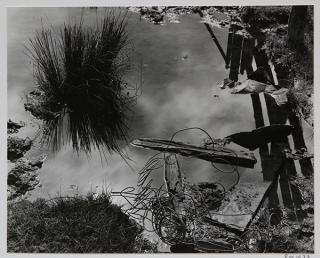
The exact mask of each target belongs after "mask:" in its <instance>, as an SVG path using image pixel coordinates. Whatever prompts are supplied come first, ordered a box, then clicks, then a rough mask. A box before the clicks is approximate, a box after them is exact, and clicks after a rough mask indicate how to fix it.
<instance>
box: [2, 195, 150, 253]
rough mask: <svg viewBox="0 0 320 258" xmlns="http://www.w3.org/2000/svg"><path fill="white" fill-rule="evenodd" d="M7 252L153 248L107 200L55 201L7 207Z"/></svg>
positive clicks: (124, 251)
mask: <svg viewBox="0 0 320 258" xmlns="http://www.w3.org/2000/svg"><path fill="white" fill-rule="evenodd" d="M7 249H8V252H18V253H33V252H43V253H137V252H154V251H156V246H155V245H154V244H152V243H151V242H150V241H148V240H146V239H144V238H143V237H142V228H141V227H140V226H139V225H138V224H137V223H135V221H133V220H131V219H130V218H129V217H128V216H127V215H126V214H124V213H123V212H122V211H121V208H120V207H119V206H117V205H114V204H112V203H111V200H110V196H109V195H107V194H101V195H99V196H97V197H93V195H88V196H86V197H58V198H54V199H52V200H49V201H48V200H47V201H46V200H44V199H38V200H36V201H33V202H30V201H19V202H12V203H9V204H8V239H7Z"/></svg>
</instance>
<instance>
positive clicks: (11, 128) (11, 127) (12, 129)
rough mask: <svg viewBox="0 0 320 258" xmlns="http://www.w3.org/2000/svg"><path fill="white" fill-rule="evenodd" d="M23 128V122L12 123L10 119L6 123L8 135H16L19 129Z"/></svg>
mask: <svg viewBox="0 0 320 258" xmlns="http://www.w3.org/2000/svg"><path fill="white" fill-rule="evenodd" d="M24 126H25V123H24V122H19V123H16V122H13V121H12V120H11V119H9V120H8V122H7V133H8V134H13V133H17V132H18V131H19V129H20V128H22V127H24Z"/></svg>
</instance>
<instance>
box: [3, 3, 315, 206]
mask: <svg viewBox="0 0 320 258" xmlns="http://www.w3.org/2000/svg"><path fill="white" fill-rule="evenodd" d="M103 12H104V11H103V10H99V9H98V10H88V9H86V10H84V9H81V8H28V9H25V8H9V10H8V110H9V114H8V117H10V118H12V119H16V120H20V119H21V120H30V116H29V114H27V113H26V112H25V111H24V109H23V101H22V100H21V99H20V97H21V96H23V95H24V94H25V92H26V91H28V90H29V89H31V88H32V87H33V86H34V82H33V78H32V65H31V64H30V60H29V59H28V58H27V56H26V55H25V54H24V53H23V52H22V51H23V45H24V44H27V42H28V38H30V37H32V36H33V35H34V31H35V30H37V29H39V28H41V26H42V25H41V23H43V24H44V26H47V25H50V26H52V27H53V28H56V27H58V26H60V25H62V24H63V23H64V22H73V21H77V19H78V18H79V17H80V15H81V14H82V15H83V18H84V21H85V24H88V25H89V24H92V23H93V22H94V21H95V20H96V19H99V15H103ZM35 14H36V15H35ZM97 14H98V16H97ZM199 21H200V17H199V16H198V15H185V16H182V17H181V23H179V24H172V23H171V24H170V23H169V24H167V25H165V26H155V25H154V24H152V23H148V22H147V21H144V20H141V19H140V18H139V16H138V15H137V14H133V13H129V16H128V32H129V36H130V37H131V39H132V46H133V49H134V50H133V53H132V63H133V69H132V71H131V72H130V73H129V74H128V75H127V80H128V82H129V84H131V85H135V84H139V85H140V87H141V93H142V94H141V96H140V97H139V98H138V102H137V105H136V107H135V108H134V116H133V118H132V121H131V122H130V123H131V128H132V131H131V135H130V138H131V140H133V139H136V138H140V137H156V138H163V139H170V138H171V135H172V134H173V133H174V132H175V131H177V130H179V129H183V128H187V127H195V126H196V127H201V128H203V129H205V130H206V131H207V132H209V134H210V135H211V136H212V137H214V138H223V137H225V136H227V135H230V134H233V133H237V132H239V131H251V130H253V129H254V128H255V127H260V126H263V125H268V123H267V122H266V121H267V120H268V121H269V122H270V124H279V123H280V124H285V123H287V120H288V121H289V122H290V123H291V124H293V125H296V124H297V120H296V117H295V116H294V115H293V114H292V112H291V111H290V110H282V109H280V108H278V107H277V106H275V105H274V103H272V101H271V99H270V98H268V95H263V94H260V95H255V94H253V95H251V96H250V95H231V94H230V93H228V92H227V91H221V89H219V88H218V87H217V86H216V83H217V82H218V81H221V80H223V78H226V77H228V76H229V78H230V79H232V80H234V81H237V80H239V72H241V73H243V72H244V71H245V72H246V74H247V75H249V74H251V73H252V72H253V67H252V60H253V57H254V59H255V62H256V64H257V66H258V67H259V66H266V65H267V63H266V60H265V59H263V58H262V57H261V55H259V53H254V52H253V50H252V45H253V44H254V41H253V40H248V39H244V38H243V37H242V36H240V35H238V34H235V33H234V31H232V30H231V31H228V30H227V29H218V28H214V30H213V31H214V34H215V37H216V39H217V40H218V41H219V42H220V45H221V46H223V47H224V49H225V51H226V53H227V54H226V62H225V61H224V59H223V57H222V56H221V54H220V52H219V50H218V48H217V47H216V46H215V45H214V43H213V42H212V38H211V36H210V35H209V33H208V31H207V30H206V28H205V26H204V25H203V24H202V23H200V22H199ZM225 66H227V67H229V66H230V70H226V69H225ZM268 67H269V66H268ZM213 96H216V97H213ZM261 99H262V100H265V104H262V103H261ZM265 106H266V109H267V110H263V108H264V107H265ZM266 112H267V114H268V117H265V116H264V115H263V114H264V113H266ZM34 130H35V128H32V127H30V128H29V129H26V131H25V132H24V133H25V135H31V134H33V133H34ZM306 133H307V134H311V133H312V131H311V130H309V131H307V132H306V131H302V129H301V127H297V129H295V131H294V133H293V135H292V136H293V142H294V146H290V147H291V148H292V149H293V147H295V148H300V147H303V146H304V145H307V147H308V148H311V149H310V151H311V152H312V148H313V146H312V142H311V141H310V142H307V143H304V142H303V141H302V140H301V139H303V137H302V135H303V134H306ZM204 138H205V135H203V134H202V133H199V132H194V131H193V132H185V133H183V134H179V135H178V136H177V139H178V140H181V141H184V142H189V143H193V144H201V143H202V142H203V139H204ZM310 144H311V146H310ZM288 146H289V143H288V139H283V142H281V143H280V142H277V143H271V147H270V148H269V147H268V145H265V146H262V147H261V148H260V149H259V150H256V151H255V152H254V153H255V156H256V157H257V159H258V163H257V164H256V166H255V168H254V169H245V168H239V172H240V175H241V179H240V180H241V181H245V182H252V183H259V182H262V181H263V180H271V178H272V175H273V174H274V173H276V172H277V171H278V170H279V169H282V170H283V171H287V172H288V173H289V172H290V173H294V171H296V170H295V164H294V163H293V162H288V164H285V165H283V162H282V160H279V157H278V156H279V154H280V153H281V152H282V150H283V148H286V147H288ZM230 147H231V148H234V149H237V150H241V149H242V147H240V146H237V145H235V144H231V145H230ZM34 151H35V150H34ZM125 151H126V152H127V155H128V156H129V157H130V159H131V161H129V163H130V165H131V168H130V167H128V165H127V164H126V163H125V162H123V160H122V159H121V158H120V157H119V156H117V155H112V156H111V158H110V159H109V160H108V163H105V162H104V161H101V160H100V156H99V153H98V152H95V153H93V154H92V158H91V160H88V159H87V158H86V157H85V155H82V154H80V155H77V154H75V153H73V151H72V148H71V147H70V146H66V147H65V148H64V149H62V150H61V151H60V152H59V153H57V154H55V155H53V154H52V153H49V157H48V160H47V161H46V162H45V164H44V165H43V168H42V170H41V174H40V180H41V182H42V186H43V187H42V188H40V189H37V190H35V191H34V192H33V193H32V195H33V196H34V197H35V196H42V197H48V196H54V195H55V194H56V193H57V192H60V194H62V195H64V194H72V193H74V189H75V188H76V189H77V190H78V191H80V192H81V193H85V192H87V191H89V190H90V189H97V186H98V188H101V186H104V187H106V188H108V189H109V190H111V189H113V190H120V189H123V188H125V187H127V186H135V185H136V182H137V171H139V170H140V169H141V168H142V167H143V165H144V162H145V161H146V160H147V159H148V157H149V156H151V155H152V154H153V152H152V151H149V150H144V149H137V148H134V147H131V146H127V147H126V148H125ZM260 156H261V158H260ZM179 161H180V164H181V169H182V170H183V172H184V173H185V175H186V176H187V177H188V179H189V180H190V181H191V182H203V181H209V182H215V181H219V182H222V183H223V184H224V185H226V186H228V185H232V184H233V182H234V181H235V175H230V174H228V175H227V174H223V173H220V172H219V171H218V170H216V169H214V168H213V167H212V166H211V164H210V163H208V162H206V161H200V160H196V159H190V158H179ZM223 166H224V165H219V167H220V168H225V167H223ZM300 166H301V172H302V173H303V174H304V175H305V174H308V173H310V171H311V170H312V164H311V162H309V161H300ZM261 171H262V173H261ZM158 172H159V173H156V174H155V175H154V183H155V185H161V184H163V170H159V171H158ZM288 177H290V174H286V173H285V172H283V173H281V175H280V181H279V182H280V188H281V195H282V200H283V204H284V205H289V204H287V203H290V205H291V206H292V203H293V205H294V207H296V208H297V209H298V208H299V207H300V206H299V205H301V202H300V199H301V198H300V197H296V196H295V195H297V194H298V192H297V191H296V190H295V189H294V186H292V185H291V184H290V182H289V181H288ZM71 185H72V186H76V187H70V186H71ZM288 193H290V194H289V195H288ZM277 196H278V195H277V192H276V191H275V192H274V198H271V201H270V203H272V202H274V203H275V204H274V205H275V206H277V204H278V203H279V199H277V198H278V197H277Z"/></svg>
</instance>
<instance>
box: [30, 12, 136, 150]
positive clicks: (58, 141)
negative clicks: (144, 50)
mask: <svg viewBox="0 0 320 258" xmlns="http://www.w3.org/2000/svg"><path fill="white" fill-rule="evenodd" d="M128 43H129V40H128V35H127V32H126V16H125V15H123V14H120V15H119V16H116V15H114V14H113V13H108V14H107V15H106V17H105V18H104V19H103V20H102V23H101V24H97V25H96V26H95V28H88V27H84V25H83V22H82V21H81V22H80V23H79V24H75V25H66V24H65V25H64V26H63V28H62V29H61V31H60V33H59V34H58V35H54V34H53V31H52V30H50V29H45V28H42V29H41V30H40V31H38V32H36V34H35V37H34V38H33V39H30V47H28V50H29V52H30V53H31V56H32V58H33V60H34V63H35V79H36V83H37V89H36V90H35V91H32V92H31V93H30V94H29V96H31V97H32V101H31V102H29V103H27V104H26V105H25V108H26V109H27V110H28V111H30V112H31V113H32V114H33V115H34V116H35V117H37V118H39V119H41V120H43V122H44V123H43V132H44V134H43V142H44V143H47V144H49V145H51V146H52V147H53V149H55V150H58V149H59V147H60V146H61V145H63V144H64V143H65V142H70V141H71V142H72V145H73V148H74V150H76V151H77V152H78V151H84V152H86V153H87V154H89V153H90V152H91V149H92V147H94V148H96V149H98V150H100V151H101V150H105V149H107V150H108V151H109V152H110V151H117V152H119V153H121V149H120V147H119V142H121V141H125V140H126V139H127V135H128V126H127V117H126V116H127V114H128V112H127V111H128V110H130V107H131V105H132V99H131V98H130V97H129V96H128V95H127V94H125V93H124V88H125V87H126V83H125V82H124V81H123V74H124V72H126V71H127V70H128V68H129V66H128V58H127V51H128V48H127V45H128Z"/></svg>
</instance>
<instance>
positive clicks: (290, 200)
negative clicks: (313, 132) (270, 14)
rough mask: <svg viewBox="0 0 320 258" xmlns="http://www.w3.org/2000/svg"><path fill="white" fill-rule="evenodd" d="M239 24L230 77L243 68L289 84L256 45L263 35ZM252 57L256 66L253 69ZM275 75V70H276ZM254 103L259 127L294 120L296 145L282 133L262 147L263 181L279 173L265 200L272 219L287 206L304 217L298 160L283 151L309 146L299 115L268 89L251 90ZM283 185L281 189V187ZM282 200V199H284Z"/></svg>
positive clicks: (306, 171)
mask: <svg viewBox="0 0 320 258" xmlns="http://www.w3.org/2000/svg"><path fill="white" fill-rule="evenodd" d="M238 32H239V28H237V27H236V26H231V27H230V29H229V34H228V43H227V44H228V45H227V54H226V59H225V65H226V69H228V68H230V70H229V71H230V72H229V79H230V80H232V81H234V82H237V81H238V76H239V74H243V73H244V71H245V72H246V74H247V77H248V78H252V77H253V79H255V80H258V81H260V82H269V83H271V84H273V85H274V86H276V87H277V88H281V87H285V86H286V85H281V84H280V85H275V79H274V75H273V73H272V69H271V66H270V64H269V61H268V58H267V55H266V53H265V52H264V50H261V49H258V48H257V46H256V45H255V44H257V45H260V46H261V44H263V42H261V39H259V41H258V40H256V39H254V38H247V37H244V36H243V35H241V34H240V33H238ZM253 60H254V61H255V64H256V67H257V70H260V72H256V71H257V70H256V71H254V68H253ZM275 76H276V74H275ZM251 100H252V107H253V111H254V121H255V126H256V128H259V127H263V126H267V125H268V124H266V122H265V120H269V123H270V125H278V124H288V123H289V124H291V125H292V126H294V129H293V131H292V138H293V145H294V146H290V144H289V140H288V137H282V139H281V140H278V141H273V142H271V143H270V144H269V145H268V144H263V145H262V146H260V147H259V155H260V158H261V167H262V174H263V180H264V181H272V180H273V179H274V178H275V177H278V180H277V182H276V183H275V184H274V186H273V188H272V189H271V191H270V192H269V194H268V197H267V201H266V202H265V204H266V205H267V206H268V208H269V210H270V214H273V215H274V216H271V223H272V224H278V223H279V222H280V220H281V217H282V212H281V208H287V209H288V210H290V211H291V214H289V216H290V218H291V219H293V220H299V221H301V220H302V219H303V218H305V217H306V214H305V213H304V212H303V210H302V205H303V198H302V196H301V193H300V190H299V189H298V187H297V186H296V185H295V184H294V183H293V180H294V179H295V178H296V176H297V167H296V166H297V164H298V163H296V164H295V163H294V161H293V160H292V159H287V158H285V157H284V155H283V152H284V151H285V150H286V149H290V147H291V148H294V149H296V150H298V149H306V148H307V147H306V143H305V139H304V136H303V128H302V125H301V121H300V119H299V117H298V116H297V115H296V113H295V111H294V108H293V107H292V106H291V104H290V103H286V104H285V105H281V106H279V105H277V103H276V101H275V99H274V98H273V97H272V96H270V95H269V94H267V93H263V96H260V95H259V94H258V93H253V94H251ZM262 101H265V106H266V113H267V116H268V118H265V119H264V116H263V107H264V105H262ZM299 166H300V168H301V173H302V175H303V176H304V177H305V178H309V177H310V176H312V174H313V166H312V163H311V160H310V158H305V159H301V160H299ZM278 189H280V191H278ZM281 200H282V201H281Z"/></svg>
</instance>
